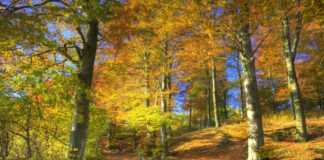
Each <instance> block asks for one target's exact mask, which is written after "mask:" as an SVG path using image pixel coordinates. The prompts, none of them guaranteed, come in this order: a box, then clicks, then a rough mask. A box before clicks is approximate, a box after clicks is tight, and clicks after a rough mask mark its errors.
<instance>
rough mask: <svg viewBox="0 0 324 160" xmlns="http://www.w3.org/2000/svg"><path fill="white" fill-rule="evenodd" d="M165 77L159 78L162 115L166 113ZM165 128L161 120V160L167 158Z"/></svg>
mask: <svg viewBox="0 0 324 160" xmlns="http://www.w3.org/2000/svg"><path fill="white" fill-rule="evenodd" d="M166 83H167V76H166V75H162V78H161V114H162V118H163V115H164V114H165V113H166V112H167V99H166V95H165V92H166V89H167V84H166ZM166 132H167V128H166V124H165V122H163V120H162V125H161V145H162V157H161V158H162V159H165V158H166V157H167V156H168V145H167V141H166V138H167V133H166Z"/></svg>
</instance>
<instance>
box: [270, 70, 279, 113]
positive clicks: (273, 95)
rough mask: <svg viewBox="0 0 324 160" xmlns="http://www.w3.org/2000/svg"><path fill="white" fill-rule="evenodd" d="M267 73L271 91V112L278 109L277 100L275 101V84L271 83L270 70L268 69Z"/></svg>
mask: <svg viewBox="0 0 324 160" xmlns="http://www.w3.org/2000/svg"><path fill="white" fill-rule="evenodd" d="M268 74H269V82H270V85H271V91H272V103H273V112H274V113H276V112H277V111H278V108H277V102H276V87H275V85H274V83H273V80H272V76H271V71H270V70H268Z"/></svg>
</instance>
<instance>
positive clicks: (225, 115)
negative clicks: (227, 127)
mask: <svg viewBox="0 0 324 160" xmlns="http://www.w3.org/2000/svg"><path fill="white" fill-rule="evenodd" d="M226 92H227V90H224V99H223V108H224V119H225V120H224V121H226V120H227V118H228V113H227V108H226V105H227V104H226V101H227V95H226Z"/></svg>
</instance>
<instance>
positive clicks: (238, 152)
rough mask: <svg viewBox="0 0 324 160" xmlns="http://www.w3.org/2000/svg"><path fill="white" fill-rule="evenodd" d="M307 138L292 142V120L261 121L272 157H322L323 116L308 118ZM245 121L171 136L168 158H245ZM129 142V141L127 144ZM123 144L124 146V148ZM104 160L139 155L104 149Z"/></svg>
mask: <svg viewBox="0 0 324 160" xmlns="http://www.w3.org/2000/svg"><path fill="white" fill-rule="evenodd" d="M306 123H307V131H308V133H309V135H310V136H309V141H307V142H304V143H297V142H294V139H295V136H294V135H295V133H296V131H295V122H294V121H287V120H284V121H280V120H273V121H264V123H263V126H264V140H265V144H266V145H265V146H264V147H262V151H261V153H262V154H263V155H264V156H265V157H269V158H270V159H271V160H276V159H287V160H288V159H289V160H291V159H294V160H317V159H318V160H320V159H324V117H321V118H311V119H307V121H306ZM247 135H248V133H247V123H246V122H241V123H237V124H229V125H226V124H224V125H223V126H222V127H220V128H217V129H215V128H208V129H203V130H198V131H194V132H190V133H188V134H185V135H182V136H180V137H176V138H173V139H172V140H170V142H169V145H170V151H171V152H170V155H171V156H170V157H169V158H168V159H170V160H178V159H181V160H190V159H196V160H242V159H246V158H247ZM128 146H129V145H128ZM125 147H126V146H125V144H124V147H122V148H125ZM105 159H106V160H127V159H138V158H136V155H135V153H105Z"/></svg>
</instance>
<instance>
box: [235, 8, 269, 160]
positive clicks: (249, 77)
mask: <svg viewBox="0 0 324 160" xmlns="http://www.w3.org/2000/svg"><path fill="white" fill-rule="evenodd" d="M244 7H248V6H244ZM246 9H248V8H246ZM245 12H246V13H249V12H248V11H245ZM238 37H239V40H240V43H241V46H242V47H241V49H242V52H240V57H241V59H240V61H241V64H242V69H243V76H244V91H245V96H246V99H245V104H246V108H247V118H248V126H249V136H248V159H249V160H259V159H261V156H260V154H259V153H258V152H257V151H258V149H259V148H260V147H262V146H263V145H264V137H263V128H262V117H261V112H260V102H259V95H258V85H257V81H256V75H255V59H254V57H253V52H252V48H251V41H250V37H249V25H248V24H247V25H245V26H243V27H242V28H240V29H239V31H238Z"/></svg>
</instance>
